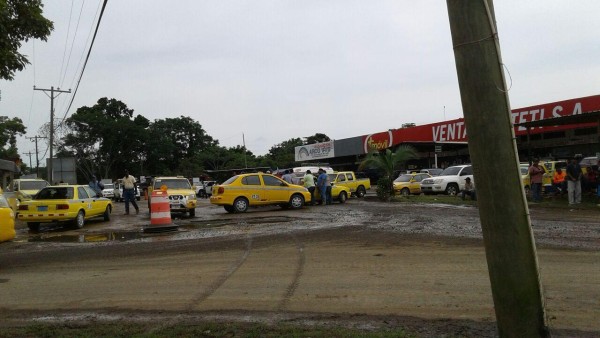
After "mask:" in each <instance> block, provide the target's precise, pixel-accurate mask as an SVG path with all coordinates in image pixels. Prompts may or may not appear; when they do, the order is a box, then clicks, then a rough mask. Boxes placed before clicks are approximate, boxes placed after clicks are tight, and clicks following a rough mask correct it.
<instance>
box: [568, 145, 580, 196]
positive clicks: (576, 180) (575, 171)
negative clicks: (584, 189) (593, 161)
mask: <svg viewBox="0 0 600 338" xmlns="http://www.w3.org/2000/svg"><path fill="white" fill-rule="evenodd" d="M580 157H581V156H577V155H576V156H574V157H573V158H572V159H571V163H569V165H568V166H567V190H568V191H569V205H574V204H579V203H581V176H582V175H583V172H582V171H581V166H580V165H579V158H580Z"/></svg>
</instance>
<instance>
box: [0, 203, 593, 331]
mask: <svg viewBox="0 0 600 338" xmlns="http://www.w3.org/2000/svg"><path fill="white" fill-rule="evenodd" d="M142 204H143V203H142ZM143 208H144V207H143ZM145 210H147V209H142V212H141V213H140V215H138V216H133V215H132V216H120V213H122V203H121V204H117V208H116V210H115V213H114V217H113V219H112V220H111V222H109V223H106V222H89V223H88V224H86V226H85V227H84V228H83V229H81V230H67V229H58V230H49V229H43V230H42V233H41V234H30V233H29V232H28V231H27V230H25V227H24V225H19V228H20V229H19V231H18V238H17V240H16V241H14V242H9V243H3V244H0V299H1V305H0V313H1V315H2V317H3V318H5V319H6V320H5V323H4V325H17V324H18V323H24V322H31V321H54V320H55V321H64V320H75V321H81V320H96V321H99V320H102V321H110V320H135V321H142V322H146V321H147V322H148V326H149V327H153V326H157V327H159V326H161V325H165V323H173V322H179V321H186V320H191V318H199V317H201V318H215V319H219V320H231V321H267V322H278V321H286V322H297V323H314V322H332V323H333V322H337V323H338V324H339V323H340V322H341V323H343V325H349V326H359V327H365V328H369V327H382V326H397V325H403V326H406V327H409V328H412V329H413V330H414V331H415V332H419V333H420V334H422V335H424V336H429V335H430V336H436V335H438V334H440V333H454V334H465V335H467V336H495V335H496V334H497V333H496V328H495V323H494V320H495V319H494V310H493V303H492V297H491V291H490V285H489V279H488V275H487V266H486V262H485V254H484V248H483V245H482V240H481V230H480V227H479V220H478V214H477V209H476V208H475V207H473V206H444V205H417V204H406V203H392V204H385V203H379V202H376V201H372V200H357V199H353V200H350V201H349V202H348V203H347V204H344V205H340V204H334V205H332V206H318V207H311V208H305V209H303V210H299V211H291V210H290V211H288V210H280V209H278V208H264V209H255V210H251V211H250V212H249V213H246V214H234V215H231V214H227V213H225V212H224V210H223V209H222V208H217V207H213V206H211V205H210V204H208V203H207V202H206V201H201V203H200V206H199V207H198V209H197V212H196V215H197V217H195V218H191V219H190V218H181V219H176V220H175V222H176V223H177V224H178V225H180V228H179V230H178V231H176V232H173V233H162V234H144V233H142V232H141V231H140V230H141V228H142V227H143V226H144V225H145V224H148V222H149V216H148V214H147V211H145ZM532 219H533V225H534V234H535V237H536V242H537V245H538V255H539V261H540V269H541V278H542V282H543V287H544V294H545V297H546V309H547V315H548V319H549V323H550V326H551V328H552V330H553V333H554V334H555V335H557V336H573V335H575V336H600V321H599V320H598V318H600V263H599V262H600V220H599V217H598V212H597V211H578V212H575V213H572V214H571V215H570V217H569V218H568V221H562V219H565V217H564V212H563V213H561V212H554V211H552V210H545V209H535V208H534V209H532Z"/></svg>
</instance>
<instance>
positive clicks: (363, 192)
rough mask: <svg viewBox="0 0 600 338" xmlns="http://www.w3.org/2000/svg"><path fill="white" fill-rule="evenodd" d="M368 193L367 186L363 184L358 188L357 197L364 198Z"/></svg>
mask: <svg viewBox="0 0 600 338" xmlns="http://www.w3.org/2000/svg"><path fill="white" fill-rule="evenodd" d="M366 194H367V191H366V190H365V187H363V186H362V185H361V186H360V187H358V188H356V197H358V198H363V197H365V195H366Z"/></svg>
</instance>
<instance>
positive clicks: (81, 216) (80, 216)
mask: <svg viewBox="0 0 600 338" xmlns="http://www.w3.org/2000/svg"><path fill="white" fill-rule="evenodd" d="M84 224H85V213H84V212H83V210H79V212H78V213H77V217H75V220H74V221H73V225H75V227H76V228H77V229H81V228H83V225H84Z"/></svg>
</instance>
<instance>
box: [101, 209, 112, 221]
mask: <svg viewBox="0 0 600 338" xmlns="http://www.w3.org/2000/svg"><path fill="white" fill-rule="evenodd" d="M110 212H111V210H110V205H107V206H106V210H104V214H102V216H103V217H104V221H106V222H108V221H110Z"/></svg>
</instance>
